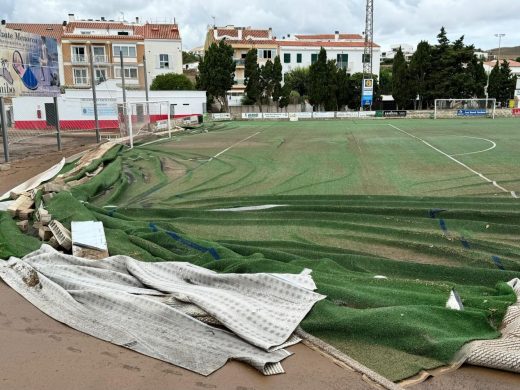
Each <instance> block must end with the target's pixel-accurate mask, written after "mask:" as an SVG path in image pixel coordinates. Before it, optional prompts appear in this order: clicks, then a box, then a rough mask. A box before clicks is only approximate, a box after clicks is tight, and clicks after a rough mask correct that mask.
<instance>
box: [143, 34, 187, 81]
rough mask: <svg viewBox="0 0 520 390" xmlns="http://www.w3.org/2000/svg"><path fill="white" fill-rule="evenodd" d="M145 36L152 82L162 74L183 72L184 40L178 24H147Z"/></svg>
mask: <svg viewBox="0 0 520 390" xmlns="http://www.w3.org/2000/svg"><path fill="white" fill-rule="evenodd" d="M143 36H144V50H145V53H146V71H147V73H148V82H149V83H150V84H151V82H152V81H153V79H154V78H155V77H156V76H158V75H160V74H164V73H178V74H182V41H181V37H180V34H179V29H178V28H177V26H175V27H172V25H169V24H154V25H151V24H145V25H144V26H143Z"/></svg>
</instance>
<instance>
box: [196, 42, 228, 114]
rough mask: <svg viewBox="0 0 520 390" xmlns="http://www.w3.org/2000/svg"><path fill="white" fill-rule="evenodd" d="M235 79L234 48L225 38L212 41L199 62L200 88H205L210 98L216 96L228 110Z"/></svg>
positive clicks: (198, 82)
mask: <svg viewBox="0 0 520 390" xmlns="http://www.w3.org/2000/svg"><path fill="white" fill-rule="evenodd" d="M234 79H235V62H234V61H233V48H232V47H231V46H229V45H228V44H227V43H226V41H225V40H222V41H220V42H219V43H218V44H217V43H215V42H214V43H212V44H211V45H210V47H209V49H208V50H207V51H206V55H205V56H204V59H203V60H202V62H200V64H199V75H198V76H197V87H198V89H200V90H205V91H206V93H207V95H208V98H215V99H216V100H217V101H218V102H219V103H220V105H221V107H222V108H224V110H225V111H227V110H228V102H227V92H228V91H229V90H230V89H231V88H232V87H233V83H234Z"/></svg>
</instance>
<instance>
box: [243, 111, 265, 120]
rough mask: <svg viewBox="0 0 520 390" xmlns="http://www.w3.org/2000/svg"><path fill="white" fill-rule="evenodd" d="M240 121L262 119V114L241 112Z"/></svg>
mask: <svg viewBox="0 0 520 390" xmlns="http://www.w3.org/2000/svg"><path fill="white" fill-rule="evenodd" d="M242 119H262V114H261V113H259V112H243V113H242Z"/></svg>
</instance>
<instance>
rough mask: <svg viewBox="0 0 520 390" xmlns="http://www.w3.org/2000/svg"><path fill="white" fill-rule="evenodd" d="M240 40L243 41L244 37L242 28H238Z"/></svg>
mask: <svg viewBox="0 0 520 390" xmlns="http://www.w3.org/2000/svg"><path fill="white" fill-rule="evenodd" d="M237 30H238V39H239V40H241V39H242V37H243V36H244V35H243V34H244V30H243V29H242V28H238V29H237Z"/></svg>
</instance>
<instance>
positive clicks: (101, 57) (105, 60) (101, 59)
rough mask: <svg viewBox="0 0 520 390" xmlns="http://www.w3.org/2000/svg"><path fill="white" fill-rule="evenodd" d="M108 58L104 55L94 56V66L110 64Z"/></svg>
mask: <svg viewBox="0 0 520 390" xmlns="http://www.w3.org/2000/svg"><path fill="white" fill-rule="evenodd" d="M108 63H109V60H108V56H106V55H102V54H96V55H94V64H108Z"/></svg>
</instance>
